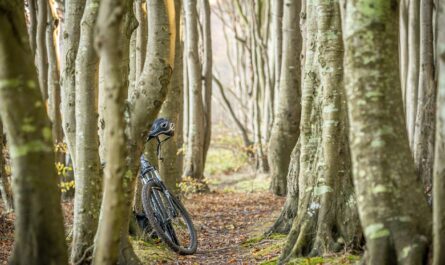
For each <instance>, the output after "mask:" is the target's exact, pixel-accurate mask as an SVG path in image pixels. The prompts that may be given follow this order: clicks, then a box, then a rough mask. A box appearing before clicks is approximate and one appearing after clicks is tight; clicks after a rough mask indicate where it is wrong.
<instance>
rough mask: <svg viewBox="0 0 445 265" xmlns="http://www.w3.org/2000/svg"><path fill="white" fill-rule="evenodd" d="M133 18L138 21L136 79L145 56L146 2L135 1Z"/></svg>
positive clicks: (141, 0)
mask: <svg viewBox="0 0 445 265" xmlns="http://www.w3.org/2000/svg"><path fill="white" fill-rule="evenodd" d="M134 4H135V17H136V19H137V21H138V24H139V25H138V27H137V29H136V61H135V63H136V68H135V71H136V72H135V74H136V78H139V76H140V74H141V72H142V69H144V62H145V54H146V50H147V13H146V10H147V2H146V0H136V1H135V2H134Z"/></svg>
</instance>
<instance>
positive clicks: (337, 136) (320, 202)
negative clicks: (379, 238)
mask: <svg viewBox="0 0 445 265" xmlns="http://www.w3.org/2000/svg"><path fill="white" fill-rule="evenodd" d="M306 8H307V31H306V34H307V43H308V46H307V47H306V48H307V50H306V57H305V67H304V71H305V75H304V80H303V91H302V116H301V135H300V140H301V148H300V152H301V154H300V165H299V167H300V170H299V177H298V183H299V184H298V191H299V193H298V196H299V198H298V210H297V215H296V217H295V219H294V221H293V224H292V228H291V231H290V233H289V236H288V239H287V242H286V245H285V248H284V250H283V253H282V254H281V256H280V263H282V262H286V261H288V260H290V259H291V258H294V257H298V256H301V255H307V254H309V255H310V256H318V255H324V254H325V253H329V252H333V251H334V252H335V251H340V250H341V249H343V248H354V247H357V245H358V244H359V243H360V240H361V231H360V228H359V219H358V214H357V210H356V204H355V201H356V199H355V195H354V191H353V185H352V177H351V170H350V168H351V161H350V154H349V148H348V139H347V117H346V106H345V96H344V93H343V43H342V30H341V18H340V6H339V3H338V2H326V1H323V0H318V1H314V2H312V1H310V2H308V3H307V7H306ZM312 43H316V45H311V44H312Z"/></svg>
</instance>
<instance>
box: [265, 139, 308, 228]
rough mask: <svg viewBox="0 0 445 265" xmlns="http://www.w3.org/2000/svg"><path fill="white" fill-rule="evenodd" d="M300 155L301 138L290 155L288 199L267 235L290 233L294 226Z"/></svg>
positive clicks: (287, 180) (287, 179)
mask: <svg viewBox="0 0 445 265" xmlns="http://www.w3.org/2000/svg"><path fill="white" fill-rule="evenodd" d="M300 155H301V143H300V138H299V139H298V141H297V143H296V144H295V147H294V149H293V150H292V153H291V155H290V163H289V171H288V173H287V178H286V183H287V187H286V190H287V194H286V201H285V202H284V206H283V208H282V209H281V213H280V215H279V216H278V218H277V220H275V223H274V224H273V225H272V227H271V228H269V230H268V231H267V232H266V233H265V234H266V235H270V234H273V233H281V234H288V233H289V231H290V229H291V227H292V222H293V220H294V218H295V216H296V215H297V210H298V193H299V191H298V176H299V174H300Z"/></svg>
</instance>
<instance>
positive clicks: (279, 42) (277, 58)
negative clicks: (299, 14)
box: [271, 0, 285, 138]
mask: <svg viewBox="0 0 445 265" xmlns="http://www.w3.org/2000/svg"><path fill="white" fill-rule="evenodd" d="M283 9H284V0H275V1H273V2H272V12H271V15H272V19H273V20H272V32H271V33H272V35H271V38H272V43H273V60H274V61H273V67H274V69H273V73H274V83H273V84H274V86H273V90H274V95H275V97H274V104H273V105H274V110H273V111H274V113H275V114H274V122H275V119H276V118H275V115H276V113H277V112H278V106H279V104H280V103H279V99H280V97H279V96H278V95H279V94H278V93H279V91H280V79H281V65H282V61H283V59H282V58H283V55H282V54H283V52H284V50H283V38H284V36H283V35H285V33H284V32H283V23H284V21H283V20H284V18H283V15H284V14H283ZM272 133H273V132H271V134H272ZM271 138H272V135H271Z"/></svg>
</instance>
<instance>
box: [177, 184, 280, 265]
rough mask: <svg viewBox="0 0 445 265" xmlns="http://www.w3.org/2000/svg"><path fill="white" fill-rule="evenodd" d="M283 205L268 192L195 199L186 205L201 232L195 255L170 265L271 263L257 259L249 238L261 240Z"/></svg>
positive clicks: (255, 249)
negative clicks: (249, 243)
mask: <svg viewBox="0 0 445 265" xmlns="http://www.w3.org/2000/svg"><path fill="white" fill-rule="evenodd" d="M282 204H283V198H279V197H276V196H273V195H271V194H269V193H268V192H255V193H238V192H224V193H223V192H213V193H209V194H201V195H194V196H192V197H191V198H188V199H187V201H186V207H187V208H188V209H189V211H190V213H191V214H192V216H193V220H194V222H195V225H196V228H197V230H198V239H199V248H198V252H197V254H196V255H193V256H187V257H181V256H179V257H178V261H174V262H171V263H169V264H196V263H198V264H256V263H259V262H261V261H265V260H267V259H270V258H272V257H274V256H276V255H277V254H278V252H275V253H274V252H272V253H268V256H266V257H264V256H262V255H254V253H255V252H258V251H259V248H249V247H248V244H246V242H247V241H248V240H249V238H250V239H251V238H254V237H255V236H257V237H258V236H260V235H261V234H262V233H263V232H264V231H265V229H267V227H268V225H270V224H271V223H272V222H273V221H274V220H275V218H276V217H277V215H278V214H279V211H280V208H281V206H282Z"/></svg>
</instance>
